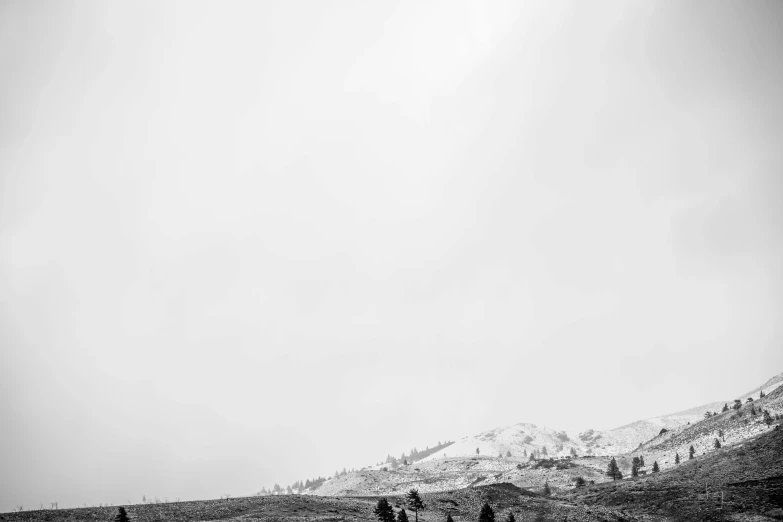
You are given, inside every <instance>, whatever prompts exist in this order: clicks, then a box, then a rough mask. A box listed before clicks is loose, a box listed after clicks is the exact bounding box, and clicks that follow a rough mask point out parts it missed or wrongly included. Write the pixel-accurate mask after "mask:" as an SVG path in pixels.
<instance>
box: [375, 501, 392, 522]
mask: <svg viewBox="0 0 783 522" xmlns="http://www.w3.org/2000/svg"><path fill="white" fill-rule="evenodd" d="M373 513H375V516H376V517H378V522H394V510H393V509H392V507H391V506H390V505H389V501H388V500H386V497H383V498H382V499H380V500H379V501H378V504H377V505H376V506H375V509H374V510H373Z"/></svg>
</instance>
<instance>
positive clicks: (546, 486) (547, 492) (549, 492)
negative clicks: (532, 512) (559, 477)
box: [544, 480, 552, 497]
mask: <svg viewBox="0 0 783 522" xmlns="http://www.w3.org/2000/svg"><path fill="white" fill-rule="evenodd" d="M551 495H552V490H551V489H549V481H548V480H547V481H546V482H544V496H545V497H549V496H551Z"/></svg>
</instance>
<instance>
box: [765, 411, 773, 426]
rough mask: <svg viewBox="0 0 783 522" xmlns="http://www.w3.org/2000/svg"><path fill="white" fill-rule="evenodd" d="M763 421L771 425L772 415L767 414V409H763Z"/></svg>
mask: <svg viewBox="0 0 783 522" xmlns="http://www.w3.org/2000/svg"><path fill="white" fill-rule="evenodd" d="M764 422H765V423H766V424H767V426H772V415H770V414H769V410H764Z"/></svg>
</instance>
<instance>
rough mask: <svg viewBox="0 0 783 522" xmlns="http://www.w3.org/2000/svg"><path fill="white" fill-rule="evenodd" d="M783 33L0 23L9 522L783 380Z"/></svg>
mask: <svg viewBox="0 0 783 522" xmlns="http://www.w3.org/2000/svg"><path fill="white" fill-rule="evenodd" d="M780 20H783V3H781V2H779V1H772V0H770V1H766V0H759V1H754V2H751V3H745V2H743V3H742V4H740V3H736V2H735V3H732V2H720V1H718V2H707V1H696V2H687V3H683V2H678V1H662V2H654V3H651V2H646V1H643V0H638V1H636V0H635V1H620V0H606V1H600V2H590V3H589V5H588V3H585V2H578V1H556V2H551V1H533V2H525V3H520V2H512V1H506V0H499V1H495V2H491V3H486V2H478V1H477V2H462V1H448V2H446V1H442V2H400V3H390V2H360V1H341V2H317V1H312V0H299V1H289V2H282V1H280V2H249V1H247V2H244V1H233V2H219V3H218V2H206V1H199V0H196V1H185V0H182V1H176V0H172V1H169V2H153V1H139V2H125V3H120V2H103V1H99V0H87V1H79V2H76V1H72V0H63V1H61V2H45V1H40V2H32V1H24V0H3V1H0V511H9V510H11V509H13V508H14V507H16V506H17V505H20V504H21V505H24V506H27V507H37V506H38V505H39V503H41V502H43V503H47V504H48V503H49V502H54V501H58V502H59V505H60V506H61V507H68V506H81V505H83V504H85V503H86V504H90V505H93V504H98V503H106V502H111V503H113V504H117V503H126V502H128V501H130V502H139V501H140V500H141V498H142V496H147V497H155V496H157V497H159V498H165V497H167V498H169V499H175V498H182V499H183V500H184V499H207V498H217V497H219V496H220V495H222V494H225V493H231V494H232V495H233V496H240V495H247V494H251V493H254V492H256V491H258V490H259V489H260V487H261V486H267V487H269V486H270V485H272V484H273V483H275V482H279V483H281V484H290V483H293V482H294V481H296V480H304V479H306V478H312V477H314V476H317V475H324V476H326V475H329V474H331V473H332V472H333V471H334V470H335V469H340V470H342V468H343V467H348V468H352V467H355V468H360V467H362V466H366V465H370V464H374V463H376V462H378V460H379V459H380V458H382V457H383V456H384V455H385V454H387V453H390V452H391V453H392V454H393V455H400V454H401V453H403V452H407V451H408V450H410V449H411V448H412V447H419V448H421V447H424V445H425V444H429V445H430V446H433V445H435V443H436V442H437V441H439V440H453V441H455V442H458V441H459V440H461V439H462V438H463V437H466V436H475V435H476V434H478V433H482V432H484V431H486V430H491V429H494V428H497V427H502V426H510V425H515V424H518V423H530V424H535V425H537V426H544V427H551V428H552V429H556V430H573V431H576V432H577V433H578V432H581V431H583V430H585V429H587V428H588V427H589V428H592V429H594V430H610V429H612V428H617V427H619V426H623V425H625V424H628V423H632V422H634V421H637V420H640V419H648V418H651V417H656V416H661V415H666V414H669V413H672V412H677V411H681V410H682V409H683V408H689V407H692V406H694V405H698V404H708V403H712V402H715V401H721V400H725V399H727V398H730V397H731V395H732V394H740V393H744V392H746V391H747V390H749V389H752V388H754V387H757V386H759V385H760V384H761V383H763V382H765V381H766V380H767V379H769V378H770V376H772V375H774V374H777V373H780V370H781V368H783V349H781V344H782V341H783V326H781V321H780V317H783V272H782V271H781V267H783V211H782V210H781V209H783V205H781V195H783V177H781V172H783V152H781V151H783V148H782V147H781V146H780V144H781V142H783V97H781V96H780V93H781V92H783V67H782V66H781V61H780V57H779V50H780V49H783V32H782V31H780V24H779V21H780ZM727 395H728V396H729V397H727ZM445 451H446V452H447V453H448V450H445Z"/></svg>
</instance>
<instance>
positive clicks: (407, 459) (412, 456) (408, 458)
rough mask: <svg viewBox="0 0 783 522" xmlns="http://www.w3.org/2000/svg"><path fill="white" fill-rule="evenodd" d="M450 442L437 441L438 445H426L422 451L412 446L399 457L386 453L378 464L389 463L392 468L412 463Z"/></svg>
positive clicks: (448, 444)
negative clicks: (432, 446) (384, 458)
mask: <svg viewBox="0 0 783 522" xmlns="http://www.w3.org/2000/svg"><path fill="white" fill-rule="evenodd" d="M452 444H454V441H453V440H452V441H447V442H444V443H440V442H438V445H437V446H435V447H434V448H430V447H429V446H427V448H426V449H424V450H422V451H419V450H417V449H416V448H413V449H412V450H411V451H410V453H408V454H407V455H406V454H405V453H403V454H402V455H400V458H399V459H397V458H395V457H392V456H391V455H387V456H386V460H385V461H384V462H382V463H380V462H379V463H378V465H379V466H380V465H381V464H389V466H390V467H391V468H392V469H395V468H397V467H398V466H400V465H405V464H412V463H413V462H416V461H417V460H423V459H426V458H427V457H429V456H430V455H432V454H433V453H437V452H438V451H440V450H442V449H443V448H448V447H449V446H451V445H452Z"/></svg>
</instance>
